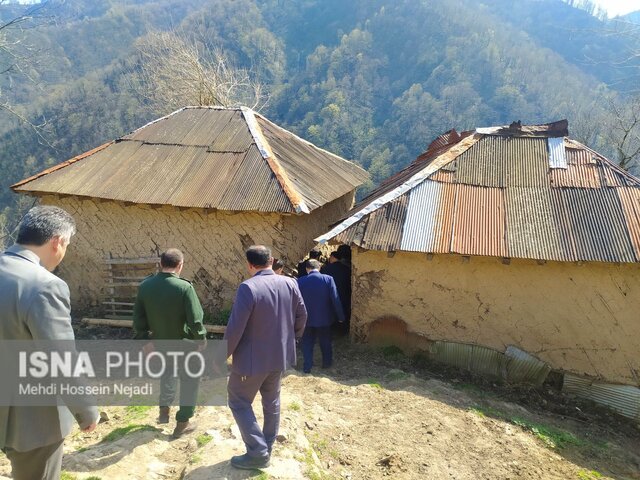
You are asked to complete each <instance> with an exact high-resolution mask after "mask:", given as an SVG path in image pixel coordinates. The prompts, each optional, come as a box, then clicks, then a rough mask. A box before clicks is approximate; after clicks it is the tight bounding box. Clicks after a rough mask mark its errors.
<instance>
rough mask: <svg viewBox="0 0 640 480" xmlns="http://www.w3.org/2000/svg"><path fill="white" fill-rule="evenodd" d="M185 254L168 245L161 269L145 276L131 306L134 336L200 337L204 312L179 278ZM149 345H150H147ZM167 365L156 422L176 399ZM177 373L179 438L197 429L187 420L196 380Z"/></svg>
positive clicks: (166, 415) (174, 382)
mask: <svg viewBox="0 0 640 480" xmlns="http://www.w3.org/2000/svg"><path fill="white" fill-rule="evenodd" d="M183 266H184V255H183V254H182V252H181V251H180V250H178V249H177V248H170V249H168V250H167V251H166V252H164V253H163V254H162V255H161V256H160V267H161V270H160V272H158V273H157V274H155V275H153V276H151V277H149V278H146V279H145V280H144V281H143V282H142V283H141V284H140V287H139V288H138V295H137V297H136V303H135V306H134V309H133V328H134V330H135V334H136V336H135V338H137V339H146V338H151V339H153V340H181V339H188V340H203V341H204V339H205V338H206V333H207V332H206V330H205V328H204V325H203V323H202V318H203V316H204V313H203V311H202V306H201V305H200V301H199V300H198V296H197V295H196V292H195V290H194V288H193V285H191V283H190V282H189V281H188V280H185V279H184V278H180V273H181V272H182V267H183ZM150 348H152V347H151V346H150ZM173 371H174V368H173V364H171V365H169V361H168V360H167V368H166V369H165V374H163V375H162V377H161V378H160V415H159V417H158V423H169V414H170V411H171V407H170V405H171V404H172V403H173V401H174V400H175V396H176V389H177V384H178V379H177V378H176V377H174V376H173V375H172V373H173ZM178 371H179V373H180V409H179V410H178V413H177V414H176V427H175V430H174V431H173V437H174V438H179V437H181V436H182V435H184V434H186V433H191V432H193V431H194V430H195V429H196V426H195V425H194V424H193V423H190V422H189V421H190V419H191V417H193V414H194V412H195V401H196V398H197V395H198V385H199V379H198V378H192V377H190V376H189V375H186V374H185V373H184V371H183V370H182V369H178Z"/></svg>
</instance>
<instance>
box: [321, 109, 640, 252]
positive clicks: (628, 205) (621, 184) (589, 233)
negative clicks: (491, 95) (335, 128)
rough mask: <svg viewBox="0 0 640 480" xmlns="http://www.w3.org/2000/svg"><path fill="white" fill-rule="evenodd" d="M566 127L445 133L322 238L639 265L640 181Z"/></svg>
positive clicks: (424, 249)
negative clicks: (458, 149)
mask: <svg viewBox="0 0 640 480" xmlns="http://www.w3.org/2000/svg"><path fill="white" fill-rule="evenodd" d="M561 123H562V122H557V123H555V124H548V125H547V126H546V127H547V128H545V126H544V125H542V126H532V127H531V128H530V127H525V126H522V127H520V128H518V127H515V128H514V127H509V128H493V129H479V130H478V131H476V133H474V134H473V140H472V141H469V138H471V137H470V135H469V132H465V133H463V134H462V135H453V134H452V133H451V132H448V133H447V134H445V135H443V136H441V137H438V139H436V141H435V142H434V144H432V146H431V147H430V148H429V150H428V151H427V152H426V153H425V154H423V155H421V156H420V157H418V159H417V160H416V161H415V162H414V163H413V164H411V165H410V166H409V167H407V168H406V169H405V170H403V171H402V172H400V173H398V174H397V175H395V176H394V177H392V178H391V179H389V181H387V182H384V184H382V185H381V186H380V187H379V188H378V189H377V190H375V191H374V192H372V193H371V195H370V196H369V197H367V198H366V199H365V200H363V201H362V202H361V203H360V204H359V205H358V206H356V208H355V209H354V210H353V211H352V212H350V214H349V216H348V217H346V219H345V221H344V222H343V223H342V224H339V225H337V226H336V227H335V228H334V229H333V230H332V231H331V232H329V233H327V234H326V235H323V236H322V237H320V238H319V239H317V240H318V241H320V242H321V243H322V242H325V241H328V240H330V239H333V240H334V241H336V242H342V243H347V244H350V243H354V244H355V245H358V246H360V247H363V248H366V249H369V250H402V251H414V252H425V253H456V254H461V255H482V256H494V257H507V258H532V259H537V260H556V261H570V262H573V261H599V262H623V263H631V262H639V261H640V180H638V179H636V178H634V177H633V176H631V175H629V174H628V173H626V172H624V171H623V170H621V169H619V168H618V167H617V166H616V165H614V164H613V163H611V162H610V161H609V160H607V159H606V158H604V157H603V156H601V155H599V154H598V153H596V152H594V151H592V150H591V149H589V148H588V147H586V146H584V145H582V144H580V143H578V142H576V141H574V140H571V139H569V138H568V137H567V136H566V135H567V132H566V124H565V126H564V129H563V128H558V125H561ZM528 128H529V130H527V129H528ZM478 132H490V133H478ZM552 135H559V136H552ZM447 141H449V142H450V143H447ZM465 142H467V145H466V148H465V149H460V152H457V154H456V155H453V156H452V155H451V153H452V151H453V150H454V149H455V148H459V146H460V145H462V144H463V143H465ZM429 152H431V154H430V153H429ZM443 159H445V160H446V161H443ZM409 184H411V186H410V187H409V188H407V185H409Z"/></svg>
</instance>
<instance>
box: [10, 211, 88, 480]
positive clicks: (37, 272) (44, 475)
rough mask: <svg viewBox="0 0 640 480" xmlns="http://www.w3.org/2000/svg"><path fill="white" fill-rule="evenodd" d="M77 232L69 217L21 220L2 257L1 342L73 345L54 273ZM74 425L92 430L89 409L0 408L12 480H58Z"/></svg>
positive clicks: (42, 214) (64, 290) (63, 288)
mask: <svg viewBox="0 0 640 480" xmlns="http://www.w3.org/2000/svg"><path fill="white" fill-rule="evenodd" d="M74 233H75V222H74V220H73V218H72V217H71V215H69V214H68V213H67V212H65V211H64V210H62V209H61V208H58V207H52V206H39V207H34V208H32V209H31V210H29V212H27V214H26V215H25V216H24V218H23V219H22V221H21V222H20V226H19V229H18V239H17V242H16V244H15V245H13V246H12V247H10V248H9V249H8V250H7V251H5V252H4V253H3V254H2V255H0V340H33V341H40V340H44V341H46V340H74V334H73V328H72V327H71V308H70V299H69V287H68V286H67V284H66V283H65V282H64V281H63V280H62V279H60V278H58V277H57V276H55V275H54V274H53V273H51V272H53V270H55V268H56V267H57V266H58V265H59V264H60V262H61V261H62V259H63V258H64V256H65V253H66V251H67V246H68V245H69V242H70V240H71V237H72V236H73V234H74ZM74 417H75V420H76V421H77V422H78V424H79V425H80V428H81V429H82V431H83V432H91V431H93V430H94V429H95V428H96V423H97V421H98V410H97V409H96V407H93V406H88V405H85V406H72V405H68V407H63V406H58V407H56V406H49V407H44V406H42V407H27V406H16V405H14V406H10V407H0V448H1V449H2V451H3V452H5V454H6V455H7V457H8V458H9V460H10V461H11V469H12V476H13V478H14V479H15V480H58V479H59V478H60V470H61V465H62V450H63V444H64V437H66V436H67V435H69V433H71V429H72V428H73V423H74Z"/></svg>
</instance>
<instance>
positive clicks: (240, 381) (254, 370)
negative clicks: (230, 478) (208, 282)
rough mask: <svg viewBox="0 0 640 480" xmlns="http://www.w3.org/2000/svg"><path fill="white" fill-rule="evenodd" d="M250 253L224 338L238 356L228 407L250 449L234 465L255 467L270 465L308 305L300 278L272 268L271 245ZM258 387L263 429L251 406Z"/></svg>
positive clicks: (230, 349) (229, 386)
mask: <svg viewBox="0 0 640 480" xmlns="http://www.w3.org/2000/svg"><path fill="white" fill-rule="evenodd" d="M246 258H247V268H248V270H249V273H250V274H251V278H249V279H248V280H245V281H244V282H242V284H241V285H240V287H239V288H238V291H237V293H236V299H235V302H234V304H233V308H232V310H231V316H230V317H229V324H228V325H227V329H226V332H225V336H224V338H225V339H226V340H227V349H228V350H227V351H228V355H229V356H232V357H233V358H232V364H231V373H230V375H229V384H228V387H227V390H228V393H229V408H231V412H232V413H233V417H234V418H235V420H236V423H237V424H238V428H239V429H240V433H241V434H242V439H243V440H244V443H245V445H246V448H247V453H246V454H244V455H238V456H235V457H233V458H232V459H231V465H233V466H234V467H236V468H243V469H254V468H264V467H267V466H268V465H269V460H270V457H271V449H272V447H273V443H274V441H275V439H276V435H277V434H278V428H279V425H280V381H281V378H282V373H283V372H284V371H285V370H286V369H287V368H289V367H290V366H292V365H295V363H296V339H297V338H300V337H301V336H302V333H303V332H304V326H305V323H306V321H307V310H306V309H305V306H304V302H303V300H302V295H301V294H300V290H299V289H298V284H297V283H296V281H295V280H294V279H292V278H289V277H285V276H283V275H276V274H275V273H274V272H273V270H272V269H271V264H272V262H273V258H272V257H271V251H270V250H269V249H268V248H267V247H264V246H262V245H257V246H253V247H250V248H249V249H248V250H247V251H246ZM258 391H259V392H260V395H261V397H262V411H263V414H264V424H263V427H262V429H260V426H259V425H258V423H257V421H256V417H255V415H254V413H253V409H252V408H251V404H252V402H253V399H254V398H255V396H256V394H257V392H258Z"/></svg>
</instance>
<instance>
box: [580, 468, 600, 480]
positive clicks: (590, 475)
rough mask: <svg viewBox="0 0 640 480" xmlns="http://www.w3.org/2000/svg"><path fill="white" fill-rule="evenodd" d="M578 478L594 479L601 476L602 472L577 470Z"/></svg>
mask: <svg viewBox="0 0 640 480" xmlns="http://www.w3.org/2000/svg"><path fill="white" fill-rule="evenodd" d="M578 478H579V479H580V480H596V479H598V478H602V474H601V473H600V472H598V471H596V470H580V471H578Z"/></svg>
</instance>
